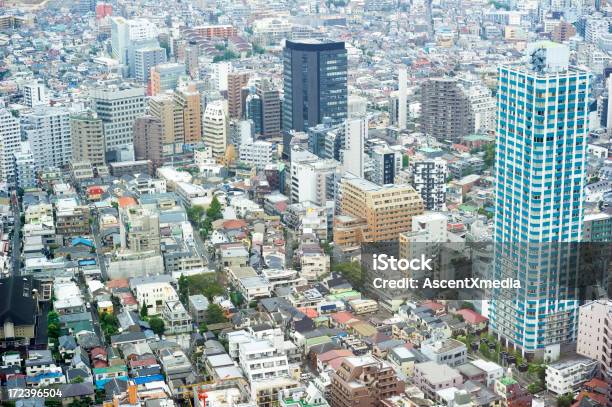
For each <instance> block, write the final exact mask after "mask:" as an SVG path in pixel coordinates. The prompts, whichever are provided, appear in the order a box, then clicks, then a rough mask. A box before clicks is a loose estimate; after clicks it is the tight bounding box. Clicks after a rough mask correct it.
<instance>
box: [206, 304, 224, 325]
mask: <svg viewBox="0 0 612 407" xmlns="http://www.w3.org/2000/svg"><path fill="white" fill-rule="evenodd" d="M205 319H206V324H208V325H210V324H218V323H221V322H226V321H227V318H225V314H224V313H223V309H222V308H221V307H220V306H218V305H217V304H210V305H209V306H208V309H207V310H206V316H205Z"/></svg>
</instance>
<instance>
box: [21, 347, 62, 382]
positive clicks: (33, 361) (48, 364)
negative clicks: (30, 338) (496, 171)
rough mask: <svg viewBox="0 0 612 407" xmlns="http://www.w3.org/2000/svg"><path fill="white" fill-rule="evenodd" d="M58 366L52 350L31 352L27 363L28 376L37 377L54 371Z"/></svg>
mask: <svg viewBox="0 0 612 407" xmlns="http://www.w3.org/2000/svg"><path fill="white" fill-rule="evenodd" d="M56 367H57V366H56V365H55V361H54V360H53V355H52V354H51V351H50V350H30V351H28V358H27V359H26V361H25V369H26V370H25V371H26V375H28V376H36V375H39V374H42V373H47V372H50V371H53V370H54V369H55V368H56Z"/></svg>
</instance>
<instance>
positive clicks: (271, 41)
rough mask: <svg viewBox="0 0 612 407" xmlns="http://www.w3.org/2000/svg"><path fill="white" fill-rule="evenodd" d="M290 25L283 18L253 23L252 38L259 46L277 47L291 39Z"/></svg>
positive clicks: (266, 19)
mask: <svg viewBox="0 0 612 407" xmlns="http://www.w3.org/2000/svg"><path fill="white" fill-rule="evenodd" d="M291 27H292V24H291V23H290V22H288V21H287V20H286V19H284V18H278V17H269V18H261V19H259V20H255V21H253V37H254V38H255V41H256V42H257V43H258V44H259V45H261V46H268V45H278V44H280V42H281V40H283V39H286V38H290V37H291Z"/></svg>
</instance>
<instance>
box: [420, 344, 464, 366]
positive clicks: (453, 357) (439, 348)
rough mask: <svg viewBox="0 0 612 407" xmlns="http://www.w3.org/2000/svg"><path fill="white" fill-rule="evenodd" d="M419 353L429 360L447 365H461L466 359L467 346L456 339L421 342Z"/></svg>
mask: <svg viewBox="0 0 612 407" xmlns="http://www.w3.org/2000/svg"><path fill="white" fill-rule="evenodd" d="M421 353H423V355H425V356H427V357H428V358H429V359H430V360H432V361H434V362H436V363H441V364H446V365H449V366H458V365H462V364H464V363H465V362H466V361H467V347H466V346H465V344H464V343H463V342H460V341H458V340H456V339H452V338H449V339H443V340H439V341H432V342H425V343H423V344H421Z"/></svg>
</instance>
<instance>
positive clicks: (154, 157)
mask: <svg viewBox="0 0 612 407" xmlns="http://www.w3.org/2000/svg"><path fill="white" fill-rule="evenodd" d="M134 158H135V159H136V161H141V160H150V161H151V163H152V165H153V169H154V170H155V169H156V168H157V167H161V166H162V165H163V140H162V124H161V120H159V119H158V118H157V117H155V116H151V115H145V116H141V117H138V118H137V119H136V121H135V122H134Z"/></svg>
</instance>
